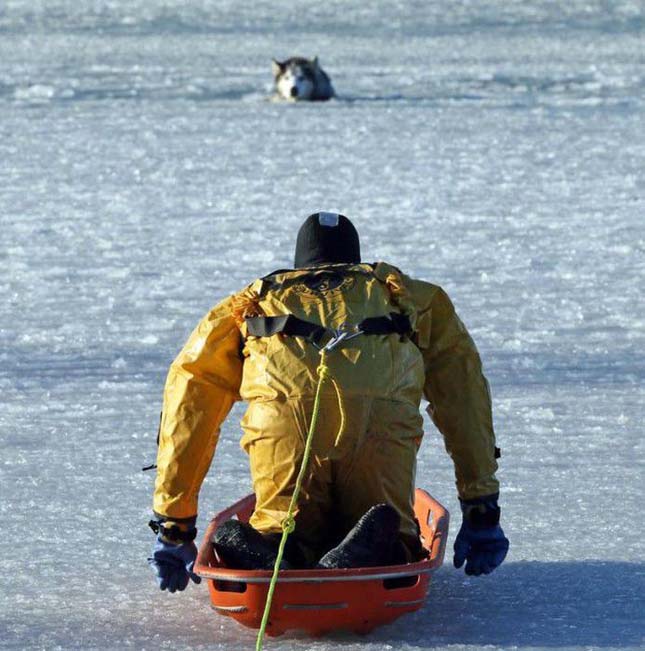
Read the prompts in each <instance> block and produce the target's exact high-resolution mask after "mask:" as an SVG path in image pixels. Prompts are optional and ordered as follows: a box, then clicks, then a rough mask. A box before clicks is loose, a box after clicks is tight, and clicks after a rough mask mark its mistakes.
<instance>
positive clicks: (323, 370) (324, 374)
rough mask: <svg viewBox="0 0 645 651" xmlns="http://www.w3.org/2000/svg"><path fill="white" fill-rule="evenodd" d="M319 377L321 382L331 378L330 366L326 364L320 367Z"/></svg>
mask: <svg viewBox="0 0 645 651" xmlns="http://www.w3.org/2000/svg"><path fill="white" fill-rule="evenodd" d="M317 370H318V376H319V377H320V379H321V380H326V379H327V378H328V377H329V366H327V364H325V363H324V362H323V363H322V364H321V365H320V366H319V367H318V369H317Z"/></svg>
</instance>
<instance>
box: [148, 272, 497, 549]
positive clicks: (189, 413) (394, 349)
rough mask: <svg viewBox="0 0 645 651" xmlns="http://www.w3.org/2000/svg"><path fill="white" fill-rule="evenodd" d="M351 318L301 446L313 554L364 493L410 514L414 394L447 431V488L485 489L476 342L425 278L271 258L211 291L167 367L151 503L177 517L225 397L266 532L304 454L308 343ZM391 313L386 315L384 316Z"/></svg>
mask: <svg viewBox="0 0 645 651" xmlns="http://www.w3.org/2000/svg"><path fill="white" fill-rule="evenodd" d="M358 324H363V326H364V328H363V329H364V330H365V334H360V335H358V336H355V337H353V338H348V339H346V340H345V341H344V342H342V343H341V344H339V345H338V346H337V347H336V348H335V349H334V350H333V351H331V352H330V353H329V354H328V356H327V364H328V367H329V369H330V374H331V377H332V378H333V380H334V382H333V383H332V382H327V383H325V385H324V388H323V394H322V403H321V404H322V408H321V412H320V417H319V420H318V427H317V429H316V432H315V438H314V441H313V454H312V457H311V461H310V464H309V468H308V471H307V475H306V479H305V481H304V485H303V490H302V492H301V496H300V499H299V502H298V509H297V514H296V532H295V535H296V538H297V539H298V540H299V541H300V542H301V543H302V544H303V546H304V547H305V548H306V549H307V550H308V553H309V555H310V556H311V558H313V557H315V556H316V554H319V553H321V552H322V551H324V549H325V547H326V546H328V545H329V541H330V540H331V539H332V538H333V536H336V538H337V536H338V535H339V534H340V535H342V534H343V533H345V532H346V531H347V530H349V528H351V527H352V526H353V525H354V524H355V523H356V521H357V520H358V519H359V517H360V516H361V515H363V514H364V513H365V512H366V511H367V510H368V509H369V507H371V506H373V505H374V504H377V503H381V502H387V503H389V504H391V505H393V506H394V507H395V508H396V509H397V511H398V512H399V514H400V516H401V536H402V539H403V540H404V542H406V543H407V547H408V549H409V550H415V549H416V546H417V540H418V535H417V526H416V523H415V521H414V514H413V508H412V503H413V493H414V487H415V468H416V454H417V450H418V448H419V445H420V442H421V438H422V436H423V429H422V423H423V420H422V417H421V415H420V413H419V405H420V402H421V399H422V397H424V396H425V398H426V399H427V400H428V401H429V403H430V406H429V413H430V415H431V417H432V419H433V421H434V423H435V424H436V426H437V427H438V429H439V430H440V431H441V433H442V434H443V436H444V438H445V444H446V448H447V450H448V452H449V453H450V455H451V456H452V459H453V461H454V464H455V470H456V479H457V488H458V492H459V495H460V497H462V498H464V499H470V498H475V497H480V496H484V495H490V494H492V493H496V492H497V491H498V482H497V480H496V478H495V471H496V469H497V463H496V461H495V456H496V455H495V436H494V432H493V425H492V416H491V401H490V394H489V390H488V384H487V381H486V379H485V378H484V376H483V374H482V370H481V362H480V358H479V354H478V352H477V349H476V348H475V345H474V343H473V341H472V339H471V338H470V336H469V334H468V332H467V331H466V328H465V327H464V325H463V323H462V322H461V320H460V319H459V318H458V316H457V315H456V313H455V310H454V308H453V306H452V303H451V302H450V299H449V298H448V296H447V295H446V293H445V292H444V291H443V290H442V289H441V288H440V287H438V286H436V285H432V284H430V283H427V282H423V281H419V280H414V279H411V278H409V277H407V276H405V275H403V274H401V273H400V272H399V271H398V270H397V269H396V268H395V267H392V266H390V265H388V264H386V263H378V264H376V265H368V264H355V265H343V264H341V265H330V266H325V267H312V268H308V269H296V270H288V271H280V272H275V273H273V274H271V275H270V276H267V277H265V278H262V279H260V280H257V281H255V282H254V283H252V284H251V285H249V286H248V287H247V288H246V289H244V290H243V291H242V292H240V293H239V294H236V295H234V296H231V297H229V298H228V299H226V300H224V301H223V302H222V303H220V304H219V305H217V306H216V307H215V308H214V309H213V310H212V311H211V312H210V313H209V314H208V315H207V316H206V317H205V318H204V319H203V320H202V321H201V323H200V324H199V325H198V326H197V328H196V329H195V331H194V332H193V333H192V335H191V336H190V338H189V339H188V342H187V343H186V345H185V346H184V348H183V349H182V351H181V352H180V353H179V355H178V357H177V358H176V359H175V361H174V362H173V364H172V366H171V367H170V372H169V374H168V379H167V381H166V385H165V390H164V406H163V415H162V421H161V427H160V436H159V451H158V458H157V464H158V471H157V480H156V486H155V495H154V510H155V512H156V513H157V514H158V515H161V516H163V517H165V518H167V519H168V520H171V521H174V522H181V520H182V519H186V518H191V517H193V516H195V515H196V513H197V499H198V493H199V489H200V486H201V484H202V481H203V479H204V476H205V474H206V472H207V470H208V468H209V466H210V463H211V459H212V456H213V453H214V450H215V446H216V444H217V440H218V436H219V431H220V426H221V424H222V422H223V420H224V419H225V417H226V415H227V414H228V412H229V410H230V408H231V406H232V404H233V402H235V401H236V400H238V399H240V398H241V399H243V400H246V401H247V402H248V403H249V405H248V409H247V411H246V413H245V415H244V418H243V419H242V423H241V424H242V428H243V430H244V435H243V437H242V439H241V446H242V448H243V449H244V450H245V451H246V452H247V453H248V455H249V460H250V468H251V475H252V480H253V488H254V491H255V495H256V507H255V512H254V513H253V515H252V517H251V520H250V522H251V524H252V525H253V526H254V527H255V528H256V529H258V530H259V531H261V532H264V533H268V532H276V533H277V532H280V531H281V522H282V520H283V518H284V516H285V514H286V512H287V508H288V505H289V500H290V498H291V494H292V491H293V487H294V483H295V478H296V476H297V473H298V470H299V467H300V461H301V458H302V453H303V448H304V439H305V437H306V434H307V429H308V425H309V422H310V419H311V413H312V406H313V397H314V393H315V389H316V385H317V382H318V375H317V367H318V365H319V363H320V354H319V348H320V347H321V346H324V345H325V344H326V343H327V342H328V341H329V340H330V338H331V337H332V332H333V331H335V330H338V329H341V328H343V327H345V328H347V327H349V326H357V325H358ZM388 324H389V325H388Z"/></svg>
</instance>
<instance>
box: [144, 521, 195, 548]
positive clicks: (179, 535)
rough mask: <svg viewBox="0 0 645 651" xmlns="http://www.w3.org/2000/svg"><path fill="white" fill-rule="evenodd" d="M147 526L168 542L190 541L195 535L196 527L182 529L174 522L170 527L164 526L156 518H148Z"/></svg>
mask: <svg viewBox="0 0 645 651" xmlns="http://www.w3.org/2000/svg"><path fill="white" fill-rule="evenodd" d="M148 526H149V527H150V528H151V529H152V530H153V531H154V532H155V534H156V535H161V537H162V538H165V539H166V540H169V541H170V542H180V543H186V542H192V541H193V540H195V538H196V537H197V529H195V528H193V529H190V530H189V531H182V530H181V529H180V528H179V527H178V526H177V525H176V524H173V525H172V526H171V527H165V526H164V523H163V522H159V521H158V520H150V522H148Z"/></svg>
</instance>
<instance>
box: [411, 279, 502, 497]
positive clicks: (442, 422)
mask: <svg viewBox="0 0 645 651" xmlns="http://www.w3.org/2000/svg"><path fill="white" fill-rule="evenodd" d="M424 284H425V283H424ZM425 285H426V286H427V284H425ZM431 287H433V290H434V292H433V295H432V298H431V300H430V303H429V305H428V306H427V307H426V308H425V309H424V310H422V311H421V312H420V313H419V315H418V318H417V330H418V333H419V343H420V348H421V352H422V354H423V359H424V363H425V373H426V381H425V387H424V394H425V397H426V399H427V400H428V401H429V403H430V405H429V407H428V413H429V414H430V416H431V418H432V420H433V422H434V423H435V425H436V426H437V428H438V429H439V431H440V432H441V433H442V435H443V437H444V441H445V445H446V450H447V451H448V453H449V454H450V456H451V457H452V460H453V462H454V464H455V475H456V479H457V490H458V492H459V497H460V498H461V499H462V500H471V499H473V498H478V497H483V496H488V495H493V494H496V493H497V492H498V491H499V483H498V481H497V479H496V478H495V471H496V470H497V462H496V461H495V456H496V455H495V433H494V431H493V418H492V408H491V398H490V391H489V388H488V382H487V380H486V378H485V377H484V374H483V372H482V366H481V360H480V357H479V353H478V352H477V348H476V346H475V344H474V342H473V340H472V339H471V337H470V335H469V334H468V331H467V330H466V327H465V326H464V324H463V323H462V322H461V320H460V319H459V317H458V316H457V314H456V312H455V309H454V307H453V305H452V302H451V301H450V299H449V298H448V295H447V294H446V293H445V292H444V291H443V290H442V289H441V288H439V287H434V286H431Z"/></svg>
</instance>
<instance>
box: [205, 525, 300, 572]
mask: <svg viewBox="0 0 645 651" xmlns="http://www.w3.org/2000/svg"><path fill="white" fill-rule="evenodd" d="M279 540H280V538H279V536H278V537H276V536H266V537H265V536H263V535H262V534H261V533H260V532H259V531H256V530H255V529H254V528H253V527H252V526H251V525H250V524H247V523H246V522H240V521H239V520H227V521H226V522H224V523H222V524H221V525H220V526H219V527H218V528H217V530H216V531H215V533H214V534H213V538H212V543H213V545H214V547H215V551H216V552H217V554H218V556H219V557H220V558H221V559H222V560H223V561H224V563H225V564H226V567H229V568H232V569H238V570H272V569H273V566H274V565H275V561H276V557H277V555H278V544H279ZM280 569H281V570H289V569H291V565H290V564H289V563H288V562H287V561H286V560H284V559H283V560H282V562H281V563H280Z"/></svg>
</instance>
